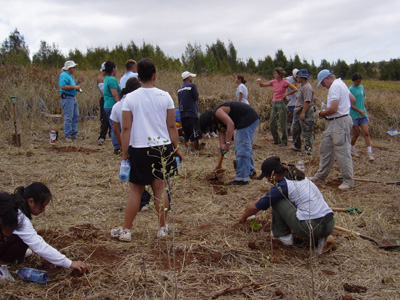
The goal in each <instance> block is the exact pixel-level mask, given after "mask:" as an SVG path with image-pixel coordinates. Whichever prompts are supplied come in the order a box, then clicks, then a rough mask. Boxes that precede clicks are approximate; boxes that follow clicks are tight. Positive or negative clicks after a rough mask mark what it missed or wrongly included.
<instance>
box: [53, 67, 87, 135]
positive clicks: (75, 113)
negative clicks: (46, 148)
mask: <svg viewBox="0 0 400 300" xmlns="http://www.w3.org/2000/svg"><path fill="white" fill-rule="evenodd" d="M77 65H78V64H76V63H75V62H74V61H73V60H67V61H66V62H65V64H64V67H62V70H63V72H62V73H61V74H60V76H59V77H58V86H59V87H60V94H61V107H62V108H63V112H64V135H65V141H66V142H71V141H72V140H74V139H82V138H81V137H79V136H78V121H79V110H78V102H77V101H76V97H75V96H76V94H77V91H80V89H81V87H80V84H81V82H83V81H84V80H85V78H84V77H79V79H78V80H77V82H76V84H75V80H74V78H73V77H72V75H73V74H74V72H75V67H76V66H77Z"/></svg>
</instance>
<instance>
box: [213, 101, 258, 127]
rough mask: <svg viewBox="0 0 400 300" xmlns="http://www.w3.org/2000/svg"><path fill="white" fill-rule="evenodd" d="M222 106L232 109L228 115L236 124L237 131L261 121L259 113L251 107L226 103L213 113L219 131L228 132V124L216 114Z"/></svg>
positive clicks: (236, 103) (238, 103) (239, 103)
mask: <svg viewBox="0 0 400 300" xmlns="http://www.w3.org/2000/svg"><path fill="white" fill-rule="evenodd" d="M221 106H229V107H230V108H231V111H230V112H229V113H228V116H229V117H230V118H231V119H232V121H233V123H235V129H243V128H246V127H248V126H250V125H251V124H253V123H254V122H255V121H257V120H258V119H259V116H258V114H257V112H256V111H255V110H254V108H252V107H251V106H250V105H248V104H246V103H242V102H234V101H232V102H225V103H222V104H220V105H218V106H217V107H216V108H215V109H214V112H213V114H214V120H215V123H216V126H217V128H218V130H221V131H225V130H226V124H224V123H222V122H221V121H220V120H218V118H217V117H216V116H215V112H216V111H217V109H218V108H220V107H221Z"/></svg>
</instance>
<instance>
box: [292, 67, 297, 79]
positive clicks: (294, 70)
mask: <svg viewBox="0 0 400 300" xmlns="http://www.w3.org/2000/svg"><path fill="white" fill-rule="evenodd" d="M298 71H299V69H297V68H294V69H293V71H292V74H293V77H296V74H297V72H298Z"/></svg>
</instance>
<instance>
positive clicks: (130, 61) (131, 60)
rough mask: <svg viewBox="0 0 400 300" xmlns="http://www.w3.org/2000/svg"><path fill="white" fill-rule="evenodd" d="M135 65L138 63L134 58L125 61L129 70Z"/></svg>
mask: <svg viewBox="0 0 400 300" xmlns="http://www.w3.org/2000/svg"><path fill="white" fill-rule="evenodd" d="M133 65H136V61H134V60H133V59H128V60H127V61H126V63H125V66H126V70H127V71H129V70H130V69H131V68H132V66H133Z"/></svg>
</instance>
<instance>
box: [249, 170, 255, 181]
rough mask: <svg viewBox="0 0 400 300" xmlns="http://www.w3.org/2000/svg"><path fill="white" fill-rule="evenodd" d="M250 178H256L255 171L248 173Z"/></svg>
mask: <svg viewBox="0 0 400 300" xmlns="http://www.w3.org/2000/svg"><path fill="white" fill-rule="evenodd" d="M250 178H251V179H256V178H257V172H256V170H253V171H252V172H251V173H250Z"/></svg>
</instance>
